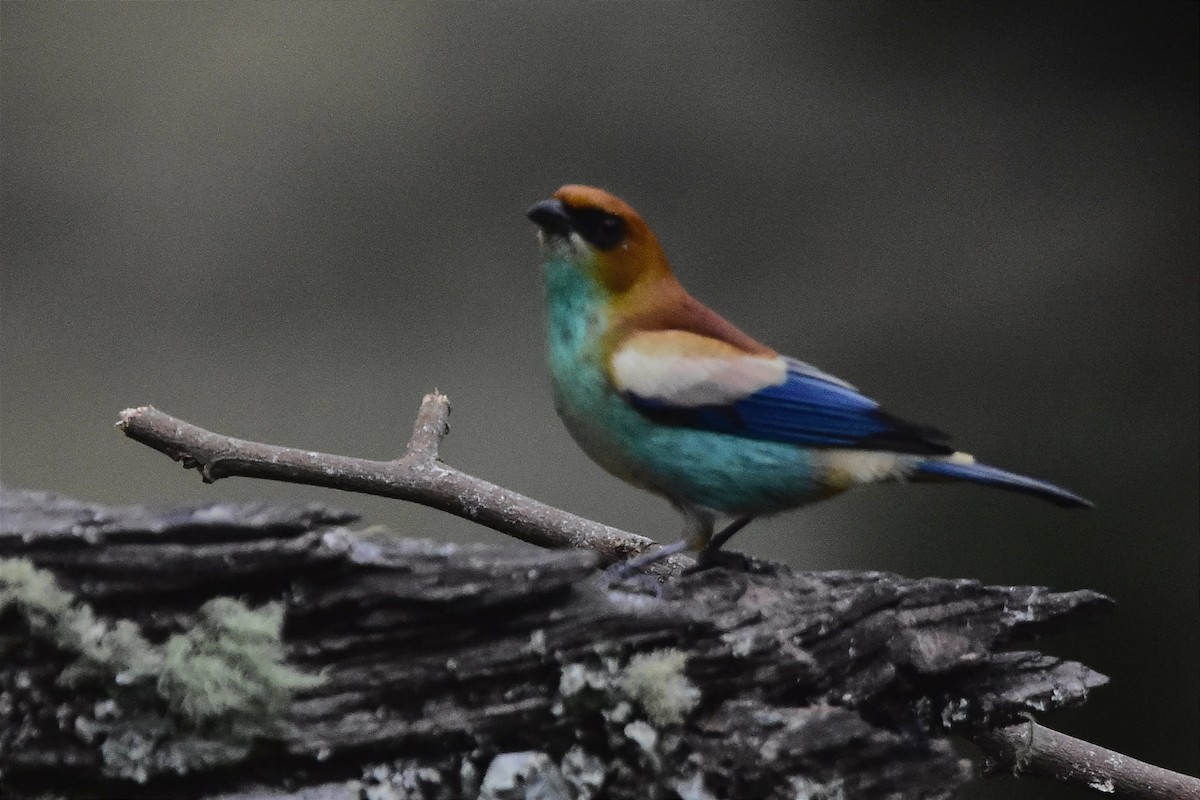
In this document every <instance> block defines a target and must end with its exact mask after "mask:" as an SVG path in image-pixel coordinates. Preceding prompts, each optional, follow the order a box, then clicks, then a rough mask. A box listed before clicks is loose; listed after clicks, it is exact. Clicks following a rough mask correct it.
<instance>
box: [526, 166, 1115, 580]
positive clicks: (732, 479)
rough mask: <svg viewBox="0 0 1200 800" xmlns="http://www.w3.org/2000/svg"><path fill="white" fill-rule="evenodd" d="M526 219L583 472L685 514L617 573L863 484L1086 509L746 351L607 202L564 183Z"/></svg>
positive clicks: (840, 385)
mask: <svg viewBox="0 0 1200 800" xmlns="http://www.w3.org/2000/svg"><path fill="white" fill-rule="evenodd" d="M526 216H527V217H528V218H529V219H530V220H531V221H532V222H533V223H534V224H535V225H536V226H537V238H538V240H539V242H540V245H541V251H542V271H543V282H544V290H545V306H546V324H547V348H548V358H549V365H550V375H551V379H552V384H553V390H554V403H555V408H556V410H557V412H558V415H559V417H560V418H561V419H562V421H563V423H564V424H565V425H566V428H567V430H568V431H569V433H570V434H571V436H572V437H573V438H574V439H575V441H576V442H577V443H578V445H579V446H580V447H581V448H582V449H583V451H584V452H585V453H586V454H587V455H588V456H589V457H591V459H592V460H594V461H595V462H596V463H597V464H599V465H600V466H601V467H603V468H604V469H605V470H607V471H608V472H610V473H612V474H613V475H615V476H617V477H618V478H621V479H623V480H625V481H626V482H628V483H630V484H633V485H634V486H637V487H639V488H641V489H645V490H647V491H650V492H653V493H654V494H657V495H659V496H661V497H663V498H665V499H666V500H667V501H668V502H670V503H671V504H672V505H673V506H674V507H675V508H676V509H678V511H679V512H680V513H681V514H682V515H683V520H684V526H683V533H682V535H681V536H680V538H679V539H678V541H677V542H675V543H674V544H673V545H668V546H665V547H662V548H659V549H657V550H653V551H647V552H646V553H643V554H642V555H641V556H639V557H637V558H634V559H631V560H630V561H627V562H625V564H626V565H627V566H630V567H644V566H646V565H647V564H649V563H651V562H652V561H656V560H658V559H660V558H665V557H666V556H667V555H669V554H673V553H676V552H682V551H692V552H694V553H696V554H697V555H698V556H699V557H700V561H701V563H702V564H703V563H704V562H705V561H710V562H715V561H716V558H715V556H716V555H717V551H718V550H719V548H720V547H721V546H722V545H723V544H724V543H725V542H726V541H728V539H729V538H730V537H731V536H732V535H733V534H734V533H736V532H737V531H739V530H741V529H742V528H744V527H745V526H746V525H747V524H748V523H749V522H750V521H751V520H753V519H756V518H758V517H763V516H768V515H773V514H777V513H779V512H783V511H787V510H789V509H794V508H799V507H802V506H806V505H809V504H811V503H814V502H817V501H820V500H824V499H827V498H830V497H833V496H835V495H839V494H841V493H843V492H845V491H847V490H849V489H853V488H856V487H859V486H865V485H869V484H875V483H889V482H904V481H911V482H963V483H970V484H977V485H980V486H987V487H992V488H996V489H1005V490H1008V491H1012V492H1019V493H1022V494H1027V495H1032V496H1033V497H1038V498H1041V499H1043V500H1047V501H1049V502H1051V503H1054V504H1056V505H1058V506H1061V507H1064V508H1089V507H1091V506H1092V503H1091V502H1089V501H1088V500H1085V499H1084V498H1082V497H1080V496H1079V495H1076V494H1074V493H1072V492H1069V491H1067V490H1065V489H1062V488H1059V487H1058V486H1055V485H1053V484H1050V483H1047V482H1045V481H1041V480H1037V479H1035V478H1030V477H1025V476H1024V475H1019V474H1016V473H1013V472H1008V471H1005V470H1002V469H999V468H997V467H992V466H988V465H986V464H983V463H980V462H977V461H976V460H975V458H974V457H973V456H971V455H969V454H967V453H964V452H960V451H958V450H955V449H954V448H953V447H951V446H950V445H949V444H948V438H949V437H948V436H947V435H946V434H944V433H942V432H941V431H939V430H937V429H936V428H933V427H930V426H926V425H920V424H915V423H912V422H908V421H906V420H904V419H902V418H900V417H897V416H895V415H893V414H891V413H889V412H888V411H885V410H884V409H883V408H881V407H880V405H879V403H877V402H876V401H875V400H872V399H871V398H869V397H867V396H866V395H864V394H862V393H861V392H859V390H858V389H856V388H855V387H854V386H852V385H851V384H849V383H847V382H845V381H843V380H841V379H840V378H837V377H834V376H833V375H830V374H829V373H827V372H823V371H822V370H820V369H817V368H816V367H813V366H811V365H809V364H807V363H805V362H803V361H800V360H798V359H795V358H791V357H789V356H786V355H782V354H780V353H778V352H776V351H775V350H773V349H771V348H770V347H768V346H766V345H764V344H762V343H760V342H758V341H757V340H755V339H753V338H752V337H751V336H750V335H748V334H746V333H744V332H743V331H742V330H741V329H740V328H738V327H736V326H735V325H734V324H733V323H731V322H728V321H727V320H725V319H724V318H723V317H722V316H720V315H719V314H718V313H717V312H715V311H713V310H712V309H710V308H708V307H707V306H705V305H704V304H703V303H701V302H700V301H699V300H697V299H695V298H694V297H693V296H692V295H691V294H689V293H688V291H687V290H686V289H685V288H684V287H683V285H682V284H681V283H680V282H679V280H678V279H677V278H676V276H675V273H674V271H673V270H672V268H671V265H670V263H669V262H668V260H667V257H666V254H665V252H664V250H663V247H662V245H661V244H660V243H659V241H658V238H657V237H656V236H655V235H654V233H653V231H652V230H651V229H650V226H649V225H647V224H646V222H645V221H644V220H643V219H642V217H641V216H640V215H639V214H638V213H637V212H636V211H635V210H634V209H633V208H632V207H631V206H630V205H629V204H628V203H626V202H625V201H623V200H621V199H620V198H618V197H616V196H615V195H613V194H610V193H609V192H607V191H605V190H603V189H598V188H595V187H591V186H583V185H577V184H568V185H566V186H563V187H562V188H560V189H559V190H558V191H557V192H555V193H554V195H553V196H552V197H550V198H548V199H546V200H542V201H540V202H537V203H536V204H534V205H533V206H532V207H531V208H529V210H528V211H527V212H526ZM724 520H728V523H727V524H726V525H725V527H723V528H722V529H721V530H719V531H718V530H717V527H716V526H717V523H718V521H724Z"/></svg>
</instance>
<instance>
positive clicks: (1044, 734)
mask: <svg viewBox="0 0 1200 800" xmlns="http://www.w3.org/2000/svg"><path fill="white" fill-rule="evenodd" d="M973 738H974V741H975V743H976V744H977V745H979V747H980V749H981V750H983V752H984V755H986V756H987V757H988V758H989V759H990V760H991V761H993V762H994V765H992V767H991V768H992V769H1011V770H1012V771H1013V773H1014V774H1017V775H1036V776H1038V777H1042V778H1050V779H1052V780H1055V781H1059V782H1060V783H1067V784H1071V785H1074V786H1083V787H1087V788H1089V789H1092V790H1093V791H1096V792H1100V793H1102V794H1107V795H1108V796H1110V797H1124V798H1130V800H1200V780H1197V779H1196V778H1192V777H1189V776H1187V775H1182V774H1180V773H1178V772H1172V771H1171V770H1168V769H1163V768H1162V767H1156V766H1154V765H1153V764H1147V763H1145V762H1144V761H1138V760H1137V759H1136V758H1130V757H1129V756H1126V755H1122V754H1121V753H1118V752H1116V751H1114V750H1108V749H1105V748H1103V747H1099V746H1097V745H1094V744H1092V743H1091V742H1085V741H1083V740H1082V739H1076V738H1075V737H1074V736H1068V735H1067V734H1065V733H1059V732H1058V731H1056V730H1052V729H1050V728H1047V727H1046V726H1044V725H1039V724H1038V723H1036V722H1033V721H1030V722H1027V723H1021V724H1018V725H1010V726H1009V727H1007V728H995V729H993V730H990V731H987V732H985V733H981V734H978V735H977V736H975V737H973Z"/></svg>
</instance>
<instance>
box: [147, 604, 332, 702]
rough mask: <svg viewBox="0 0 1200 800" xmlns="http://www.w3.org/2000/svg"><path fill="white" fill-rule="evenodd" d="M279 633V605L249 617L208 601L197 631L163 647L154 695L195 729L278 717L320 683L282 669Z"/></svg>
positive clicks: (250, 613)
mask: <svg viewBox="0 0 1200 800" xmlns="http://www.w3.org/2000/svg"><path fill="white" fill-rule="evenodd" d="M282 627H283V607H282V606H280V605H279V604H278V603H269V604H267V605H265V606H263V607H262V608H260V609H258V610H255V611H252V610H250V609H249V608H247V607H246V606H245V605H243V604H242V603H241V602H239V601H237V600H233V599H231V598H228V597H218V598H215V599H213V600H209V601H208V602H207V603H205V604H204V606H202V607H201V609H200V619H199V620H198V621H197V623H196V625H195V626H194V627H193V628H191V629H190V630H188V631H185V632H183V633H179V634H176V635H174V636H172V637H171V638H170V639H169V640H167V643H166V645H164V647H163V651H164V661H163V665H162V671H161V673H160V674H159V676H158V684H157V686H158V693H159V695H161V696H162V698H163V699H164V700H166V701H167V704H168V705H169V706H170V707H171V709H172V710H173V711H176V712H178V713H181V714H182V715H183V716H185V717H187V718H188V719H190V720H192V721H194V722H196V723H198V724H205V723H208V722H211V721H214V720H221V719H232V720H234V721H235V722H239V723H245V722H246V721H252V720H260V719H264V718H269V717H275V716H277V715H278V714H280V713H281V712H283V711H285V710H286V709H287V707H288V705H289V704H290V703H291V699H292V695H293V694H294V693H295V692H296V691H298V690H301V689H310V688H312V687H314V686H317V685H319V684H320V683H321V680H322V679H321V678H320V677H319V676H314V675H305V674H304V673H302V672H299V671H297V670H295V669H292V668H291V667H289V666H287V665H286V664H284V663H283V642H282V640H281V639H280V631H281V629H282Z"/></svg>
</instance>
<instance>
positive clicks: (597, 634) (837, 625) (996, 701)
mask: <svg viewBox="0 0 1200 800" xmlns="http://www.w3.org/2000/svg"><path fill="white" fill-rule="evenodd" d="M355 519H356V517H355V515H354V514H352V513H348V512H344V511H338V510H334V509H330V508H326V507H321V506H307V507H287V506H275V505H233V504H213V505H206V506H201V507H197V508H186V509H175V510H167V511H154V510H149V509H145V508H141V507H133V508H105V507H100V506H95V505H89V504H86V503H80V502H76V501H72V500H68V499H64V498H61V497H56V496H53V495H49V494H46V493H42V492H30V491H19V490H13V489H3V490H2V491H0V657H2V662H0V725H2V728H0V771H2V772H0V790H3V792H4V793H5V796H10V794H11V796H20V795H30V794H40V793H45V792H53V793H55V794H57V795H60V796H68V797H76V796H90V797H95V796H122V797H128V796H163V795H170V796H193V797H202V796H213V795H221V794H222V793H227V794H226V795H225V796H229V797H235V796H236V797H246V798H248V797H259V796H272V797H278V796H296V797H299V796H300V794H301V792H302V791H304V790H307V791H308V792H309V793H308V794H306V795H305V796H306V797H314V796H318V795H319V796H322V797H329V798H334V797H337V798H343V797H359V796H366V797H397V798H459V797H462V798H473V797H477V796H479V797H494V798H499V797H532V796H539V797H545V798H558V797H563V798H567V797H601V796H603V797H610V798H653V797H677V796H682V797H694V798H703V797H710V796H715V797H739V798H758V797H762V798H776V797H779V798H782V797H794V796H801V795H803V792H804V791H807V792H808V796H812V797H839V796H840V797H845V798H876V797H923V798H924V797H928V798H938V797H951V796H953V795H954V794H955V792H956V790H957V789H958V788H960V787H961V786H962V785H963V784H964V783H965V782H966V781H968V780H970V778H971V776H972V774H973V769H972V768H971V765H970V764H969V763H967V762H964V761H963V760H962V759H961V758H960V757H959V756H958V755H957V754H956V753H955V751H954V750H953V748H952V747H951V743H950V737H951V735H952V734H953V733H954V732H956V731H969V730H978V729H983V728H992V727H995V726H999V725H1005V724H1009V723H1011V722H1013V721H1015V720H1018V719H1019V718H1021V717H1022V716H1023V715H1025V714H1028V713H1030V712H1039V713H1040V712H1043V711H1048V710H1051V709H1054V708H1059V707H1062V706H1067V705H1071V704H1074V703H1078V702H1080V701H1082V700H1083V699H1084V698H1085V697H1086V695H1087V693H1088V691H1089V690H1090V689H1092V688H1094V687H1096V686H1098V685H1100V684H1102V683H1104V681H1105V678H1104V677H1103V676H1101V675H1099V674H1097V673H1096V672H1094V671H1092V670H1091V669H1089V668H1087V667H1086V666H1083V665H1081V664H1078V663H1075V662H1071V661H1064V660H1060V659H1058V658H1054V657H1052V656H1048V655H1043V654H1040V653H1037V652H1031V651H1022V650H1008V649H1005V648H1007V647H1009V646H1011V645H1012V644H1013V643H1014V642H1018V641H1021V640H1027V639H1030V638H1032V637H1036V636H1038V635H1040V634H1043V633H1045V632H1047V631H1050V630H1053V629H1057V628H1059V627H1061V626H1063V625H1072V624H1075V623H1077V622H1079V621H1080V620H1081V619H1083V618H1085V617H1086V616H1088V615H1090V614H1092V613H1094V612H1097V611H1100V610H1103V609H1105V608H1107V607H1108V606H1109V605H1110V602H1109V601H1108V600H1107V599H1106V598H1104V597H1102V596H1101V595H1098V594H1096V593H1094V592H1090V591H1076V592H1051V591H1048V590H1045V589H1042V588H1038V587H1027V586H1016V587H997V586H983V585H981V584H979V583H978V582H975V581H970V580H941V579H921V580H911V579H907V578H903V577H900V576H896V575H891V574H887V573H879V572H867V573H859V572H826V573H806V572H792V571H790V570H788V569H787V568H785V567H782V566H779V565H776V564H768V563H763V562H757V561H753V562H751V563H750V565H749V566H750V569H749V571H748V572H733V571H729V570H726V569H722V568H715V569H712V570H708V571H705V572H701V573H698V574H694V575H686V576H683V577H680V578H678V579H675V580H672V581H669V582H668V583H666V584H665V585H663V586H662V587H661V589H660V590H659V593H657V594H656V593H655V592H653V591H649V592H648V591H641V590H639V588H638V587H636V586H617V587H611V588H609V587H605V586H604V585H603V583H602V582H600V581H599V580H598V579H597V572H596V569H595V566H596V563H597V559H596V556H595V555H594V554H592V553H589V552H584V551H577V550H557V551H550V550H536V549H532V548H519V549H518V548H513V547H498V546H469V547H468V546H451V545H443V544H436V543H433V542H429V541H421V540H413V539H406V538H400V537H396V536H393V535H390V534H386V533H384V532H379V531H371V530H368V531H365V532H362V531H360V532H352V531H351V530H349V529H348V528H347V527H346V526H347V525H349V524H350V523H352V522H354V521H355ZM118 620H124V621H125V622H124V623H123V624H120V625H118ZM522 781H523V783H522ZM506 786H508V787H509V788H507V789H506V788H505V787H506ZM539 791H540V792H542V794H537V792H539Z"/></svg>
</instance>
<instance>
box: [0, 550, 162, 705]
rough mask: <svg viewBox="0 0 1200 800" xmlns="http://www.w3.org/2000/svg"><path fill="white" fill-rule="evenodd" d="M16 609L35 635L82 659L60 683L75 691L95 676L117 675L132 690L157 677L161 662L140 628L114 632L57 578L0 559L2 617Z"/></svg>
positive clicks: (119, 626) (126, 626)
mask: <svg viewBox="0 0 1200 800" xmlns="http://www.w3.org/2000/svg"><path fill="white" fill-rule="evenodd" d="M9 606H14V607H15V608H16V609H17V611H18V612H19V613H20V614H21V615H22V616H23V617H24V618H25V620H26V621H27V623H28V625H29V628H30V631H31V632H32V633H33V634H34V635H36V636H41V637H43V638H45V639H47V640H49V641H50V642H51V643H53V644H54V645H56V646H57V647H58V648H59V649H60V650H63V651H65V652H68V653H75V654H77V655H78V656H79V658H78V659H77V660H76V661H75V662H74V663H72V664H71V665H70V666H68V667H67V668H66V669H65V670H63V672H62V674H61V675H60V676H59V682H60V683H63V684H65V685H73V684H75V683H77V682H79V681H80V680H83V679H85V678H87V677H89V676H94V675H112V676H113V677H114V678H115V679H116V680H117V682H118V683H121V684H129V683H132V682H134V681H135V680H137V679H138V678H139V677H142V676H145V675H150V674H153V673H154V672H155V671H156V670H157V669H158V667H159V665H160V664H161V661H162V659H161V656H160V655H159V653H157V652H156V650H155V648H154V646H153V645H151V644H150V643H149V642H147V641H146V639H145V638H144V637H143V636H142V634H141V632H140V631H139V630H138V628H137V626H136V625H134V624H133V623H132V622H130V621H128V620H120V621H118V622H117V623H116V624H115V625H113V626H109V625H108V624H107V623H106V622H103V621H101V620H98V619H96V615H95V613H94V612H93V611H92V609H91V607H90V606H88V605H87V604H85V603H76V602H75V597H74V596H73V595H72V594H71V593H70V592H68V591H66V590H64V589H62V588H60V587H59V585H58V583H57V581H55V579H54V574H53V573H51V572H48V571H46V570H40V569H38V568H37V567H35V566H34V565H33V564H32V563H31V562H30V561H28V560H26V559H21V558H6V559H0V613H2V612H3V611H4V610H5V609H6V608H8V607H9Z"/></svg>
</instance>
